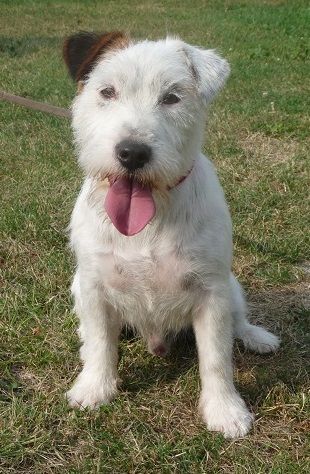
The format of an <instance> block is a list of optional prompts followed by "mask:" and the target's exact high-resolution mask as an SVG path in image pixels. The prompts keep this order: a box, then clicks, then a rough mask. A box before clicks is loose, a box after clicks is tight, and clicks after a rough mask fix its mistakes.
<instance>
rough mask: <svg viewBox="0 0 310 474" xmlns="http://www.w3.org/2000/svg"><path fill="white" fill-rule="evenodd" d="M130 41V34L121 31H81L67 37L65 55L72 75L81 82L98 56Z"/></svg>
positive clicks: (121, 46) (124, 45) (64, 46)
mask: <svg viewBox="0 0 310 474" xmlns="http://www.w3.org/2000/svg"><path fill="white" fill-rule="evenodd" d="M128 43H129V38H128V36H127V35H126V34H125V33H123V32H121V31H111V32H109V33H101V34H97V33H91V32H87V31H80V32H79V33H76V34H74V35H72V36H69V37H68V38H66V39H65V42H64V45H63V57H64V60H65V63H66V64H67V66H68V69H69V72H70V74H71V77H72V78H73V79H74V80H75V81H77V82H79V81H83V80H84V79H86V77H87V75H88V74H89V73H90V71H91V69H92V68H93V66H94V64H95V62H96V60H97V59H98V57H99V56H101V55H102V54H103V53H104V52H105V51H108V50H110V49H119V48H125V47H126V46H127V45H128Z"/></svg>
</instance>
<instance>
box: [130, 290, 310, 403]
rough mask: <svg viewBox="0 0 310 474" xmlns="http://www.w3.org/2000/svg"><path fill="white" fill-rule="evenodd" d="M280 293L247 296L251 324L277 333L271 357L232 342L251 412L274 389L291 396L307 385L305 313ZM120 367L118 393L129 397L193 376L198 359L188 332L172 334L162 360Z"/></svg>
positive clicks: (296, 299)
mask: <svg viewBox="0 0 310 474" xmlns="http://www.w3.org/2000/svg"><path fill="white" fill-rule="evenodd" d="M286 291H287V293H286V292H285V291H284V290H272V291H268V292H262V293H255V294H250V295H249V300H250V303H251V306H253V309H252V317H251V321H253V323H255V324H260V325H264V326H267V327H268V329H270V330H271V331H274V332H275V333H276V334H278V335H279V336H280V337H281V341H282V342H281V347H280V349H279V350H278V351H277V352H276V353H273V354H267V355H260V354H255V353H253V352H250V351H248V350H245V349H244V348H243V346H242V343H239V342H236V343H235V347H234V366H235V370H236V374H237V387H238V389H239V390H240V392H241V393H242V395H243V397H244V398H245V399H246V401H247V402H248V404H249V405H251V406H252V407H254V409H255V407H256V406H259V405H260V403H261V401H262V400H264V399H265V398H266V396H267V395H268V394H269V393H270V392H271V391H272V390H273V389H276V387H277V386H279V385H281V386H283V385H285V386H286V387H287V389H288V390H290V391H292V392H297V391H298V390H299V389H300V388H301V387H303V386H304V385H305V384H306V383H307V379H308V371H307V366H308V355H307V341H306V335H307V333H308V334H309V329H308V331H307V328H306V325H308V324H309V319H307V316H306V312H307V310H306V308H305V305H304V304H303V303H304V302H303V298H302V297H301V296H300V293H299V291H295V290H292V289H289V290H286ZM267 315H268V318H267ZM124 339H125V341H126V345H127V342H128V343H129V344H130V343H132V342H133V341H134V340H135V339H134V335H133V334H132V333H131V332H130V330H129V331H128V330H127V331H126V332H125V333H124V334H123V340H124ZM126 366H127V364H126ZM124 369H125V374H124V377H123V390H125V391H126V392H128V393H129V394H130V393H136V392H140V391H147V390H148V389H151V388H152V386H158V385H169V384H171V383H174V382H175V381H176V380H177V379H178V378H180V377H181V376H184V375H186V373H187V372H189V371H192V370H195V371H196V373H197V377H198V357H197V350H196V345H195V337H194V334H193V331H192V329H188V330H186V331H183V332H181V333H180V334H178V336H177V337H176V338H175V340H174V341H173V343H172V347H171V351H170V354H169V355H168V356H167V358H165V359H161V358H158V357H155V356H151V355H149V354H147V353H145V357H144V358H143V359H142V358H141V356H140V357H137V358H136V359H135V361H134V362H133V363H132V364H130V366H129V367H128V366H127V367H126V368H125V367H124Z"/></svg>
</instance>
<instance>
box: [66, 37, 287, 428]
mask: <svg viewBox="0 0 310 474" xmlns="http://www.w3.org/2000/svg"><path fill="white" fill-rule="evenodd" d="M228 73H229V67H228V64H227V62H226V61H225V60H223V59H222V58H220V57H219V56H218V55H217V54H216V53H215V52H214V51H208V50H207V51H203V50H200V49H198V48H194V47H192V46H189V45H187V44H185V43H183V42H182V41H180V40H176V39H169V38H168V39H167V40H163V41H158V42H151V41H143V42H140V43H136V44H130V45H129V47H128V48H126V49H124V50H119V51H113V52H112V53H110V54H109V55H108V56H106V57H104V58H102V59H101V60H99V62H98V63H97V65H96V66H95V68H94V69H93V71H92V72H91V74H90V76H89V79H88V81H87V82H86V84H85V86H84V89H83V91H82V92H81V93H80V94H79V95H78V96H77V97H76V99H75V101H74V104H73V129H74V134H75V140H76V143H77V147H78V151H79V162H80V164H81V166H82V167H83V169H84V170H85V173H86V179H85V182H84V185H83V187H82V190H81V193H80V195H79V197H78V199H77V202H76V205H75V208H74V211H73V214H72V220H71V243H72V246H73V249H74V251H75V254H76V258H77V272H76V274H75V277H74V281H73V285H72V292H73V295H74V298H75V310H76V312H77V314H78V316H79V318H80V323H81V327H80V334H81V339H82V341H83V345H82V348H81V359H82V361H83V364H84V365H83V370H82V372H81V373H80V375H79V377H78V379H77V381H76V382H75V384H74V386H73V388H72V389H71V390H70V391H69V392H68V398H69V401H70V404H71V405H72V406H76V405H79V406H80V407H82V408H84V407H87V406H89V407H96V406H97V405H100V404H101V403H108V402H109V401H110V400H111V399H112V398H113V397H114V396H115V395H116V392H117V381H118V376H117V341H118V336H119V333H120V329H121V326H122V325H123V324H124V323H129V324H131V325H132V326H134V327H135V328H136V329H137V331H138V332H139V333H140V334H141V336H142V337H143V338H144V339H145V340H146V341H148V342H149V348H151V350H153V349H154V347H153V346H154V341H163V342H164V340H165V337H166V336H167V334H168V333H169V332H171V331H172V332H177V331H179V330H180V329H182V328H184V327H187V326H189V325H193V328H194V331H195V335H196V341H197V347H198V354H199V365H200V375H201V386H202V392H201V397H200V409H201V412H202V415H203V418H204V419H205V421H206V423H207V425H208V427H209V429H211V430H217V431H221V432H223V433H224V435H225V436H227V437H236V436H244V435H245V434H246V433H247V432H248V430H249V429H250V426H251V422H252V415H251V414H250V413H249V411H248V410H247V408H246V406H245V404H244V402H243V400H242V399H241V397H240V396H239V394H238V393H237V391H236V389H235V387H234V384H233V368H232V360H231V359H232V345H233V337H234V335H235V337H239V338H241V339H242V340H243V342H244V344H245V345H246V347H249V348H251V349H254V350H257V351H258V352H268V351H272V350H275V349H276V348H277V347H278V344H279V341H278V339H277V338H276V337H275V336H273V335H272V334H270V333H268V332H267V331H265V330H264V329H262V328H257V327H254V326H252V325H251V324H250V323H248V321H247V319H246V308H245V302H244V297H243V295H242V290H241V288H240V286H239V284H238V283H237V281H236V280H235V278H234V276H233V275H232V274H231V256H232V234H231V221H230V216H229V211H228V208H227V205H226V202H225V198H224V195H223V192H222V189H221V186H220V184H219V181H218V178H217V175H216V172H215V169H214V167H213V165H212V164H211V162H210V161H209V160H208V159H207V158H206V157H205V156H203V155H202V153H201V147H202V140H203V130H204V124H205V115H206V103H207V102H209V101H210V100H211V99H212V98H213V96H214V95H215V93H216V92H217V91H218V90H219V88H220V87H221V86H222V85H223V84H224V82H225V79H226V77H227V76H228ZM176 84H177V86H176ZM111 85H113V86H114V87H115V89H116V91H117V93H118V96H117V99H115V100H109V101H108V100H105V99H103V98H102V97H101V96H100V90H101V89H103V88H104V87H107V86H111ZM171 87H173V88H175V87H177V90H178V94H179V95H180V97H181V101H180V102H179V103H177V104H173V105H170V106H164V105H162V104H160V103H159V99H160V97H161V96H162V94H163V93H165V92H166V91H167V90H169V88H171ZM128 137H130V138H134V139H136V140H140V141H143V142H144V143H146V144H148V145H149V146H150V147H151V148H152V152H153V160H152V161H151V162H150V163H149V164H147V165H146V166H145V167H144V168H142V169H141V170H138V172H137V179H139V178H140V179H145V180H147V181H149V182H150V184H151V185H152V184H154V186H155V185H156V188H157V189H158V188H159V190H157V189H154V191H153V196H154V199H155V202H156V209H157V211H156V215H155V217H154V219H153V220H152V221H151V223H149V224H148V225H147V226H146V228H145V229H144V230H143V231H142V232H140V233H139V234H137V235H135V236H132V237H125V236H123V235H121V234H120V233H119V232H118V231H117V230H116V228H115V227H114V226H113V225H112V223H111V222H110V220H109V218H108V217H107V215H106V213H105V211H104V207H103V203H104V199H105V194H106V191H107V187H106V186H105V185H104V184H102V183H101V182H100V177H102V176H106V175H113V174H119V173H123V172H124V171H123V170H122V169H121V168H120V165H119V163H118V162H117V160H116V158H115V151H114V148H115V146H116V144H117V143H119V142H120V141H121V140H123V139H126V138H128ZM192 167H193V169H192V171H191V172H190V174H189V175H188V177H187V178H186V179H185V181H183V182H182V183H181V184H179V185H177V186H175V187H173V189H171V190H170V191H169V192H168V193H167V192H166V195H165V193H163V192H161V191H163V190H167V189H168V188H169V187H171V186H174V185H175V184H176V183H177V182H178V180H179V179H180V177H182V176H183V175H185V174H186V173H188V172H189V170H191V168H192ZM167 194H168V196H167Z"/></svg>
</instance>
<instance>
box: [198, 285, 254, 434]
mask: <svg viewBox="0 0 310 474" xmlns="http://www.w3.org/2000/svg"><path fill="white" fill-rule="evenodd" d="M193 326H194V331H195V336H196V343H197V348H198V355H199V370H200V377H201V386H202V391H201V396H200V403H199V405H200V410H201V412H202V416H203V418H204V420H205V422H206V423H207V426H208V428H209V429H210V430H212V431H220V432H222V433H223V434H224V436H225V437H227V438H234V437H239V436H244V435H245V434H246V433H247V432H248V431H249V429H250V427H251V423H252V415H251V414H250V413H249V411H248V410H247V408H246V406H245V403H244V401H243V400H242V398H241V397H240V395H239V394H238V392H237V391H236V389H235V387H234V383H233V367H232V346H233V330H232V317H231V312H230V308H229V292H228V289H227V288H226V286H225V285H223V286H222V287H219V288H217V289H214V290H212V291H211V292H210V293H209V295H208V297H207V298H206V300H205V303H204V304H203V306H202V307H201V308H200V309H199V311H198V312H197V314H196V315H195V317H194V320H193Z"/></svg>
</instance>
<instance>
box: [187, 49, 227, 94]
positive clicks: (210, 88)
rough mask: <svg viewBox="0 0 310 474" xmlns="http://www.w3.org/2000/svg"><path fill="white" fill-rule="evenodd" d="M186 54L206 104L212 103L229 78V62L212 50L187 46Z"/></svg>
mask: <svg viewBox="0 0 310 474" xmlns="http://www.w3.org/2000/svg"><path fill="white" fill-rule="evenodd" d="M185 54H186V57H187V59H188V61H189V63H190V68H191V70H192V73H193V76H194V78H195V80H196V81H197V85H198V91H199V92H200V94H201V96H202V98H203V100H204V101H205V103H207V102H210V101H211V100H212V99H213V97H214V96H215V95H216V94H217V93H218V91H219V90H220V89H221V88H222V87H223V85H224V84H225V82H226V79H227V78H228V76H229V73H230V67H229V64H228V62H227V61H226V60H225V59H223V58H221V56H219V55H218V54H217V53H216V52H215V51H214V50H212V49H200V48H197V47H195V46H190V45H186V47H185Z"/></svg>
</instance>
